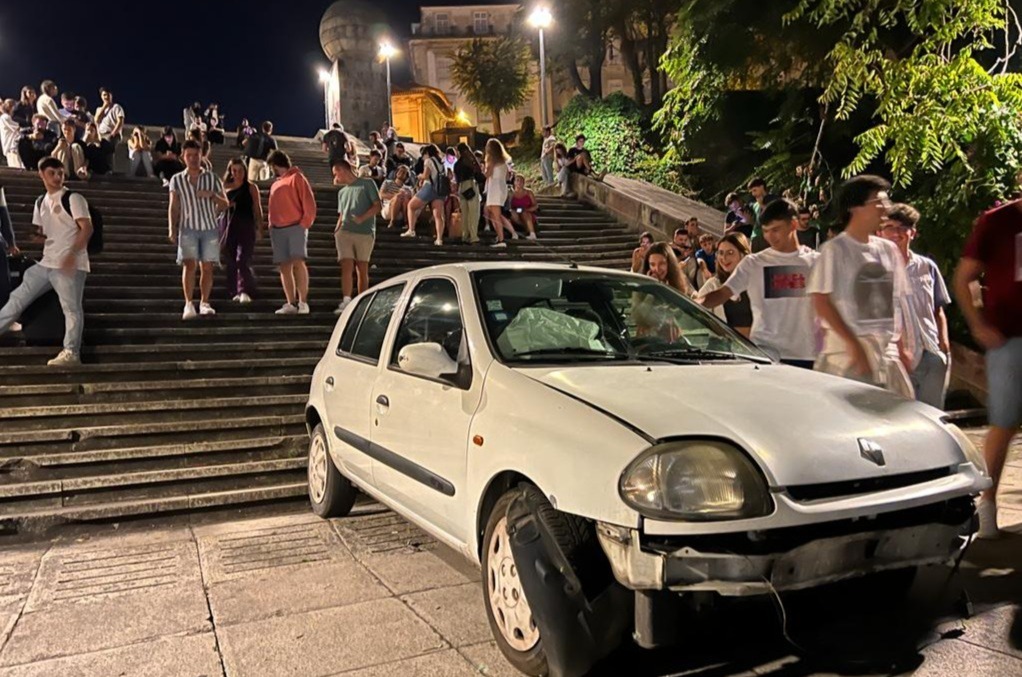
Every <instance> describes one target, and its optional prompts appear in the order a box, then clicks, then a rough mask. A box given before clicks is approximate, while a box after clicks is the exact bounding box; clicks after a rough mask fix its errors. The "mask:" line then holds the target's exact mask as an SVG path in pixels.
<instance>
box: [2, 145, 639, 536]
mask: <svg viewBox="0 0 1022 677" xmlns="http://www.w3.org/2000/svg"><path fill="white" fill-rule="evenodd" d="M286 150H288V151H289V152H290V153H291V154H292V155H293V157H294V158H295V160H296V164H299V166H303V169H307V173H308V174H309V175H311V176H313V177H314V178H316V179H318V181H317V183H318V184H319V185H318V186H317V187H316V196H317V202H318V205H319V216H318V218H317V220H316V223H315V225H314V226H313V228H312V230H311V233H310V237H309V255H310V256H309V268H310V274H311V280H312V284H311V290H310V305H311V306H312V313H311V314H309V315H305V316H288V317H281V316H277V315H275V314H274V313H273V311H274V310H275V309H276V308H278V307H279V306H280V304H281V303H282V302H283V293H282V291H281V290H280V282H279V280H278V279H277V276H276V272H275V270H274V268H273V266H272V263H271V260H270V247H269V243H268V242H267V241H266V240H263V241H261V242H260V243H259V244H258V245H257V247H256V255H255V269H256V273H257V276H258V280H259V282H260V284H261V288H260V293H259V294H258V296H257V298H256V300H255V302H254V303H252V304H251V305H247V306H239V305H237V304H235V303H232V302H231V301H229V300H228V299H227V298H225V293H224V291H223V290H224V285H223V279H222V275H223V273H222V271H217V274H218V278H217V281H216V284H215V286H214V295H213V305H214V307H215V308H216V309H217V315H216V316H215V317H210V318H197V319H196V320H193V321H190V322H188V323H184V322H182V320H181V317H180V313H181V307H182V300H181V292H180V282H179V280H180V270H179V268H178V267H177V266H175V264H174V254H175V247H174V245H172V244H170V243H169V242H168V241H167V238H166V210H167V193H166V190H165V189H162V188H161V187H160V184H159V183H158V182H157V181H155V180H144V179H131V178H126V177H109V178H107V177H103V178H98V179H96V180H93V181H91V182H89V183H87V184H81V185H75V186H74V189H75V190H77V191H80V192H81V193H83V194H84V195H85V196H86V198H87V199H88V200H89V201H90V203H92V204H93V205H94V206H96V207H98V208H99V209H100V210H102V212H103V214H104V221H105V240H106V250H105V251H104V253H103V254H102V255H100V256H97V257H94V258H93V261H92V269H93V272H92V274H91V275H90V276H89V279H88V282H87V285H86V290H85V312H86V328H85V347H84V349H83V361H84V363H85V364H84V365H83V366H82V367H80V368H75V369H60V368H52V367H47V366H46V364H45V363H46V360H47V359H48V358H49V357H52V356H53V354H55V353H56V352H57V350H58V348H56V347H45V346H43V347H33V346H24V345H19V344H18V341H17V339H16V338H15V336H14V335H11V334H8V335H6V336H4V337H2V338H0V527H4V528H6V529H7V530H8V531H19V530H27V529H34V528H42V527H44V526H47V525H49V524H53V523H56V522H61V521H91V520H112V519H117V518H123V517H129V516H138V515H146V514H154V513H162V512H169V511H185V510H196V509H202V508H211V507H218V506H229V505H238V504H253V503H260V502H267V501H276V500H304V499H303V497H304V495H305V445H306V435H305V427H304V416H303V409H304V404H305V402H306V398H307V393H308V388H309V383H310V377H311V374H312V371H313V368H314V366H315V364H316V363H317V361H318V360H319V358H320V356H321V355H322V353H323V350H324V348H325V345H326V341H327V339H328V338H329V335H330V333H331V330H332V327H333V325H334V322H335V319H336V318H335V316H334V314H333V309H334V308H335V307H336V304H337V302H338V299H339V296H340V294H339V284H340V280H339V277H340V274H339V270H338V267H337V264H336V254H335V251H334V245H333V236H332V230H333V225H334V223H335V221H336V213H335V205H336V192H335V190H334V189H333V188H331V187H329V186H328V185H324V184H323V180H324V178H325V176H326V174H325V169H324V168H325V161H324V160H323V158H322V155H321V154H320V153H318V151H317V149H316V148H315V147H314V146H312V147H306V148H286ZM229 155H230V154H229V153H223V152H220V153H218V156H219V158H218V161H217V168H218V170H221V171H222V168H223V166H224V164H225V161H224V158H226V157H228V156H229ZM306 163H307V164H308V166H307V167H306ZM0 185H3V186H4V188H5V190H6V195H7V203H8V206H9V208H10V210H11V213H12V217H13V219H14V223H15V230H16V232H17V234H18V236H19V238H20V244H21V245H22V249H24V250H27V252H28V253H29V254H30V255H34V256H38V252H39V249H38V245H31V244H29V222H30V218H31V209H32V205H33V202H34V200H35V197H36V196H37V195H39V194H40V193H41V190H42V188H41V184H40V182H39V180H38V178H37V177H36V176H35V175H34V174H31V173H18V172H13V171H10V170H6V169H2V170H0ZM263 192H264V199H265V194H266V191H265V190H264V191H263ZM540 202H541V218H540V234H541V244H535V243H531V242H528V241H525V240H520V241H518V242H517V243H514V244H512V245H511V246H510V247H509V248H508V249H506V250H495V249H492V248H490V247H486V246H476V247H468V246H465V245H461V244H455V243H448V244H445V246H444V247H442V248H440V247H435V246H434V245H433V244H432V239H431V238H430V237H428V236H427V235H426V234H425V232H423V235H422V236H420V237H419V238H416V239H414V240H412V241H409V240H408V239H400V238H399V237H398V232H396V231H389V230H387V229H386V228H381V229H380V230H379V235H378V241H377V246H376V250H375V252H374V255H373V258H374V263H373V266H372V269H371V281H372V283H374V284H375V283H377V282H380V281H382V280H384V279H386V278H388V277H391V276H393V275H397V274H400V273H403V272H406V271H408V270H412V269H415V268H418V267H422V266H429V265H434V264H438V263H445V262H454V261H463V260H496V259H514V260H529V261H558V260H566V259H571V260H573V261H576V262H578V263H580V264H591V265H600V266H609V267H614V268H626V267H627V266H628V261H629V253H630V250H631V246H632V242H633V241H634V235H633V234H631V233H630V232H629V231H628V230H627V228H626V227H625V226H623V225H621V224H620V223H618V222H616V221H615V220H614V219H613V218H611V217H609V216H607V215H605V214H603V213H601V212H599V211H596V210H594V209H592V208H589V207H586V206H584V205H582V204H579V203H573V202H568V201H563V200H560V199H556V198H541V199H540ZM422 230H423V231H425V229H424V228H423V229H422ZM484 237H486V238H492V236H491V235H490V234H486V235H484ZM487 241H488V240H487Z"/></svg>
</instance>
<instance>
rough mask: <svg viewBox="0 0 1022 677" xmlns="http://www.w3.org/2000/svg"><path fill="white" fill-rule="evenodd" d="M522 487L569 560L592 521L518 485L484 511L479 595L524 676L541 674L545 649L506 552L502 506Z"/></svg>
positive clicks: (587, 537) (588, 540)
mask: <svg viewBox="0 0 1022 677" xmlns="http://www.w3.org/2000/svg"><path fill="white" fill-rule="evenodd" d="M522 491H528V492H535V493H536V494H539V496H538V498H539V501H540V502H541V503H542V507H541V508H540V511H539V513H538V517H539V518H540V519H541V520H543V522H544V524H545V526H546V527H547V529H548V531H549V533H550V534H551V535H552V536H553V537H554V539H555V540H556V541H557V544H558V545H559V546H560V548H561V550H562V551H563V552H564V554H565V555H566V556H567V557H568V560H569V561H572V563H573V564H576V563H575V562H574V561H573V555H575V554H577V553H578V552H580V551H581V549H582V548H583V546H587V545H592V544H593V543H594V539H595V534H594V533H593V528H592V525H591V524H590V523H589V522H587V521H586V520H584V519H582V518H580V517H576V516H575V515H569V514H566V513H562V512H560V511H558V510H556V509H555V508H554V507H553V506H551V505H550V504H549V503H548V502H547V501H546V498H545V497H543V496H542V494H540V492H539V490H538V489H536V487H534V486H531V485H524V486H522V487H519V488H516V489H512V490H510V491H508V492H506V493H505V494H504V495H503V496H501V497H500V499H498V500H497V504H496V505H494V506H493V510H492V511H491V512H490V517H489V520H488V521H487V524H486V530H485V531H484V532H483V553H482V554H483V557H482V565H483V567H482V570H483V580H482V584H483V596H484V603H485V606H486V617H487V620H489V623H490V631H491V632H492V633H493V637H494V639H495V640H496V642H497V646H498V647H499V648H500V651H501V653H503V654H504V657H505V658H507V660H508V662H510V663H511V664H512V665H513V666H514V667H515V668H516V669H518V670H519V671H520V672H523V673H525V674H527V675H534V676H537V677H538V676H540V675H546V674H547V672H548V667H547V658H546V654H545V653H544V652H543V640H542V638H541V637H540V634H539V628H538V627H537V626H536V621H535V619H534V618H533V616H532V609H531V608H530V607H529V601H528V600H527V599H526V598H525V590H524V589H523V588H522V582H521V580H520V579H519V578H518V567H517V566H516V565H515V560H514V556H513V554H512V552H511V537H510V536H509V534H508V530H507V527H508V523H507V509H508V506H509V505H510V504H511V501H512V500H514V499H515V498H516V497H517V496H519V494H520V493H521V492H522Z"/></svg>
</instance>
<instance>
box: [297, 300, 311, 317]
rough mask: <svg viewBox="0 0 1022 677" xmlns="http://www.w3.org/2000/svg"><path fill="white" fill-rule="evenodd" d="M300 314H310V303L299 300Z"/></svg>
mask: <svg viewBox="0 0 1022 677" xmlns="http://www.w3.org/2000/svg"><path fill="white" fill-rule="evenodd" d="M298 314H299V315H308V314H309V304H308V303H305V302H304V301H299V302H298Z"/></svg>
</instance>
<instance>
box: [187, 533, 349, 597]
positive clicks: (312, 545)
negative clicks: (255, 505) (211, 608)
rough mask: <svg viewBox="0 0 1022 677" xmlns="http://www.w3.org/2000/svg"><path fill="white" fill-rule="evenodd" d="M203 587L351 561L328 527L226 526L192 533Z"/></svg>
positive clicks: (345, 549) (339, 541) (335, 535)
mask: <svg viewBox="0 0 1022 677" xmlns="http://www.w3.org/2000/svg"><path fill="white" fill-rule="evenodd" d="M202 533H206V534H209V535H206V536H200V537H199V539H198V540H199V551H200V553H201V555H202V565H203V570H204V571H205V574H206V582H207V584H212V583H219V582H222V581H227V580H232V579H235V578H245V577H249V576H251V575H252V574H266V573H273V572H278V571H281V572H282V570H284V569H286V568H288V567H294V566H299V565H308V564H313V563H316V562H330V561H334V560H348V561H352V560H351V555H350V554H349V553H348V550H347V548H345V547H344V544H343V543H342V542H341V540H340V539H339V538H338V537H337V534H336V533H335V532H334V530H333V529H332V528H331V527H330V524H329V523H327V522H325V521H323V520H319V519H317V520H316V521H313V522H310V521H307V520H305V519H304V518H300V519H297V520H273V521H270V522H268V523H265V524H263V525H259V526H257V525H248V526H247V527H246V528H244V529H241V530H238V531H233V530H230V529H229V528H227V527H218V528H216V529H212V528H211V529H204V530H199V529H197V530H196V535H197V536H199V534H202Z"/></svg>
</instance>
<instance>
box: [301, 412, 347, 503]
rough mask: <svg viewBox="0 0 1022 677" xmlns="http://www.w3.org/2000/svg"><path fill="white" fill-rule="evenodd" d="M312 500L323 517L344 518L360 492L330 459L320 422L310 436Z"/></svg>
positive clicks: (310, 487)
mask: <svg viewBox="0 0 1022 677" xmlns="http://www.w3.org/2000/svg"><path fill="white" fill-rule="evenodd" d="M308 481H309V502H310V503H311V504H312V511H313V512H314V513H316V514H317V515H319V516H320V517H344V516H345V515H347V514H348V513H349V512H351V508H352V506H353V505H355V497H356V494H357V491H356V490H355V486H354V485H353V484H352V483H351V482H350V481H349V480H348V478H346V477H344V476H343V475H341V473H340V472H339V471H338V470H337V467H336V466H335V465H334V462H333V461H332V460H331V458H330V450H329V447H328V446H327V439H326V432H325V431H324V430H323V426H322V424H320V425H317V426H316V427H315V428H314V429H313V431H312V437H311V438H310V439H309V465H308Z"/></svg>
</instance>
